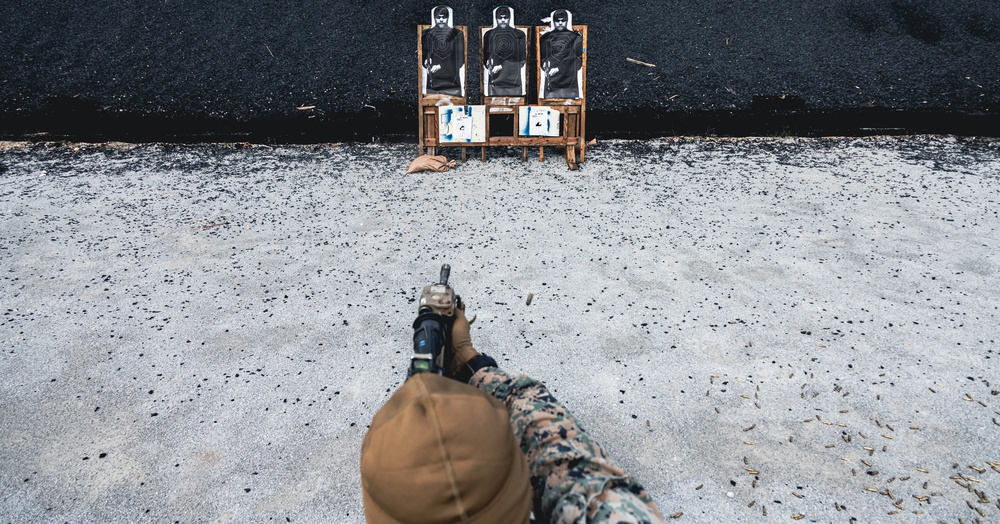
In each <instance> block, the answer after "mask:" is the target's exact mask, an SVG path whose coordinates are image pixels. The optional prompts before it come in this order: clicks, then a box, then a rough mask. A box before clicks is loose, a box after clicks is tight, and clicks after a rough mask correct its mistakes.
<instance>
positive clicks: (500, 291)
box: [0, 136, 1000, 522]
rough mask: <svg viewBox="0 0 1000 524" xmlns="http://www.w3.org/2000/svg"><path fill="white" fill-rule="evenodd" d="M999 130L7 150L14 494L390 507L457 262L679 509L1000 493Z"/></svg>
mask: <svg viewBox="0 0 1000 524" xmlns="http://www.w3.org/2000/svg"><path fill="white" fill-rule="evenodd" d="M998 145H1000V143H998V142H997V141H995V140H987V139H956V138H945V137H929V136H916V137H908V138H904V139H884V138H870V139H838V140H833V139H827V140H803V139H749V140H708V141H693V140H658V141H648V142H629V141H612V142H601V143H599V144H597V145H596V146H594V147H593V148H591V149H589V150H588V161H587V163H586V164H585V165H584V166H583V167H582V169H581V170H580V171H576V172H570V171H568V170H566V167H565V165H564V164H562V163H561V162H559V161H554V160H551V159H550V160H549V161H547V162H546V163H544V164H542V163H539V162H538V160H537V158H536V159H530V160H529V161H528V162H527V163H524V164H522V163H520V161H519V155H514V154H512V155H510V156H504V155H499V154H497V155H494V156H493V157H491V158H490V159H489V161H488V162H486V163H481V162H480V161H479V160H475V161H470V162H468V163H466V164H462V165H460V166H458V167H457V168H456V169H454V170H452V171H450V172H447V173H433V174H416V175H404V174H403V172H404V170H405V168H406V165H407V163H408V159H409V158H411V157H412V155H413V154H414V152H415V151H414V148H413V147H412V146H403V145H317V146H303V147H291V146H289V147H276V148H272V147H265V146H250V147H244V146H238V145H212V146H173V145H155V144H154V145H126V144H103V145H88V144H63V145H29V144H24V143H0V180H2V184H0V196H2V199H0V201H2V202H3V204H2V205H0V232H2V240H0V267H3V270H2V277H0V300H2V306H0V309H2V311H3V318H2V323H0V338H2V340H3V341H4V343H3V344H2V352H0V374H2V376H3V377H5V379H4V380H3V381H2V382H0V399H2V404H3V405H4V409H3V410H2V411H0V520H2V521H3V522H56V521H71V522H167V521H176V522H207V521H212V522H223V521H233V522H270V521H290V522H320V521H325V522H331V521H334V522H362V521H363V516H362V507H361V494H360V489H359V476H358V460H359V450H360V444H361V439H362V437H363V435H364V432H365V428H366V425H367V424H368V422H369V421H370V419H371V417H372V415H373V414H374V412H375V411H376V410H377V409H378V408H379V406H380V405H381V404H382V403H383V402H384V401H385V400H386V399H387V398H388V397H389V395H390V394H391V393H392V391H394V389H395V388H396V387H398V386H399V384H400V383H401V382H402V380H403V378H404V369H405V366H406V361H407V354H408V353H409V351H410V338H411V329H410V323H411V322H412V319H413V317H414V315H415V304H414V301H415V297H416V294H417V292H418V291H419V289H420V287H421V286H423V285H424V284H427V283H429V282H430V281H431V280H432V279H433V278H435V277H436V276H437V271H438V268H439V267H440V265H441V264H442V263H449V264H451V266H452V282H453V284H454V285H455V286H456V288H457V290H458V291H459V293H460V294H461V295H462V296H463V297H464V298H465V299H466V300H467V301H468V302H469V303H470V309H471V311H474V312H476V314H477V315H478V320H477V322H476V323H475V324H474V326H473V327H474V329H473V340H474V341H475V343H476V345H477V346H478V347H479V348H480V349H481V350H483V351H486V352H489V353H491V354H493V355H494V356H496V357H497V358H498V360H499V361H500V362H501V363H502V366H503V367H505V368H506V369H508V370H511V371H517V372H524V373H527V374H530V375H532V376H536V377H538V378H541V379H543V380H545V381H546V382H547V383H548V384H549V386H550V387H551V388H552V389H553V391H554V392H555V395H556V396H557V397H558V398H559V399H561V400H562V401H563V402H565V403H566V404H567V405H568V406H569V407H570V408H571V409H572V410H573V411H574V412H575V413H576V414H577V415H578V416H579V418H580V419H581V420H582V422H583V424H584V425H585V427H586V428H587V429H588V430H589V431H590V432H591V433H592V434H593V435H594V436H595V437H596V438H597V440H598V441H600V442H601V443H603V444H604V445H605V446H606V448H607V449H608V451H609V453H610V454H611V455H612V456H613V457H614V458H615V459H616V460H617V461H619V462H620V463H621V464H622V465H623V466H624V467H625V468H626V469H627V470H629V471H631V472H633V473H634V474H635V475H636V476H637V477H638V478H639V479H640V480H641V481H643V482H644V483H645V484H646V485H647V487H648V488H649V489H650V491H651V492H652V493H653V495H654V498H655V500H656V501H657V503H658V504H659V505H660V507H661V508H662V509H663V511H664V513H665V514H667V515H679V517H678V521H689V522H737V521H739V522H750V521H753V522H757V521H766V520H777V521H788V520H789V518H796V516H798V515H803V516H804V518H803V519H802V520H803V521H807V522H847V521H848V520H849V519H851V518H852V517H853V519H855V521H856V522H946V521H947V522H955V521H957V520H958V519H962V520H963V521H964V522H975V521H976V519H979V520H980V521H982V522H987V521H992V520H995V519H998V518H1000V454H998V452H997V450H998V449H1000V447H998V445H997V439H998V437H1000V397H998V395H1000V391H998V390H1000V379H997V375H996V372H995V370H996V367H997V363H998V359H1000V353H998V351H997V349H996V333H997V330H996V325H997V321H998V316H1000V311H998V306H997V304H1000V291H998V290H1000V259H998V256H997V252H996V248H995V247H996V245H997V244H998V241H1000V232H998V225H1000V217H998V211H997V210H998V209H1000V205H998V204H1000V203H998V200H1000V178H998V176H997V173H998V172H1000V155H998V153H997V151H998ZM529 293H533V294H534V300H533V301H532V302H531V304H530V305H527V304H526V296H527V295H528V294H529ZM991 369H992V370H994V371H990V370H991ZM991 462H992V464H991ZM681 514H682V515H681Z"/></svg>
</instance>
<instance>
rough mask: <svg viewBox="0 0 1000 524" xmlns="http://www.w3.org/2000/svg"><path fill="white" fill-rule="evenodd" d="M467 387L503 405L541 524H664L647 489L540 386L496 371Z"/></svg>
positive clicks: (478, 374)
mask: <svg viewBox="0 0 1000 524" xmlns="http://www.w3.org/2000/svg"><path fill="white" fill-rule="evenodd" d="M469 383H470V384H472V385H473V386H475V387H477V388H479V389H481V390H483V391H485V392H486V393H489V394H490V395H493V396H494V397H496V398H497V399H499V400H501V401H502V402H503V403H504V404H506V405H507V409H508V411H510V421H511V426H513V429H514V436H515V438H517V439H518V442H520V445H521V450H522V451H523V452H524V454H525V455H526V456H527V457H528V466H529V468H530V471H531V491H532V497H533V502H534V508H535V509H534V511H535V516H536V517H539V516H540V517H541V519H540V522H554V523H570V522H574V523H575V522H613V523H630V522H635V523H655V522H664V519H663V515H661V514H660V510H659V509H658V508H657V507H656V504H654V503H653V499H652V498H651V497H650V496H649V493H648V492H647V491H646V489H645V488H643V487H642V485H640V484H639V482H638V481H636V480H635V479H633V478H632V477H631V476H629V475H628V474H627V473H625V471H624V470H622V469H621V468H619V467H618V466H617V465H615V464H614V463H612V462H611V459H609V458H608V456H607V455H606V454H605V453H604V450H603V449H602V448H601V446H600V445H599V444H598V443H597V442H595V441H594V440H592V439H591V438H590V437H589V436H588V435H587V433H586V432H585V431H584V430H583V428H582V427H581V426H580V423H579V421H577V420H576V417H574V416H573V414H572V413H570V412H569V410H567V409H566V408H565V407H563V405H562V404H560V403H559V401H558V400H556V399H555V397H553V396H552V394H551V393H549V390H548V388H546V387H545V385H544V384H542V383H541V382H539V381H537V380H535V379H532V378H530V377H527V376H525V375H520V376H512V375H509V374H507V373H505V372H504V371H502V370H500V369H499V368H494V367H487V368H483V369H480V370H479V371H477V372H476V374H475V375H473V376H472V380H471V381H470V382H469Z"/></svg>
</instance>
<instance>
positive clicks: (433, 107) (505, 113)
mask: <svg viewBox="0 0 1000 524" xmlns="http://www.w3.org/2000/svg"><path fill="white" fill-rule="evenodd" d="M429 28H430V26H429V25H419V26H417V78H418V82H419V86H420V87H419V89H418V92H419V93H420V95H419V100H420V101H419V108H418V114H419V123H418V135H417V141H418V147H419V153H420V154H421V155H423V154H425V153H426V154H431V155H434V154H437V152H438V151H437V149H438V148H443V147H459V148H461V150H462V151H461V158H462V162H465V161H466V151H467V149H468V148H469V147H479V148H480V150H481V159H482V161H483V162H485V161H486V148H487V147H498V146H503V147H521V161H522V162H524V161H526V160H527V156H528V148H529V147H538V160H539V161H540V162H544V161H545V148H546V147H561V148H563V149H564V151H565V157H566V164H567V165H568V166H569V168H570V169H571V170H576V169H577V168H579V165H580V163H581V162H583V161H584V160H585V155H586V148H587V143H586V140H584V136H586V135H585V132H586V119H587V118H586V117H587V112H586V109H587V88H586V86H587V52H586V49H587V26H585V25H574V26H573V30H574V31H577V32H579V33H580V35H581V36H582V37H583V49H584V52H583V57H582V65H581V82H580V98H539V103H538V104H537V106H535V107H543V108H547V109H549V110H551V111H555V112H558V113H559V121H560V135H559V136H527V135H522V134H521V129H522V121H521V115H522V107H525V106H528V104H527V97H525V96H520V97H511V96H503V97H500V96H484V97H483V101H484V104H483V106H482V107H483V112H484V113H485V122H484V129H483V131H484V132H483V133H482V135H481V136H479V137H478V138H479V139H478V140H477V139H475V138H473V139H471V140H464V141H454V142H453V141H445V140H441V126H440V122H441V115H442V112H443V111H446V110H447V108H449V107H452V106H466V105H467V98H465V97H464V96H463V97H458V96H451V95H439V94H424V89H423V62H424V57H423V49H422V46H421V45H420V37H421V35H422V34H423V31H424V30H425V29H429ZM456 29H458V30H459V31H461V32H462V34H463V35H464V37H465V39H466V44H468V31H467V28H466V27H465V26H456ZM487 29H490V26H484V27H481V28H480V35H482V32H483V31H485V30H487ZM516 29H522V30H526V31H527V32H528V34H530V33H531V29H532V28H530V27H528V26H516ZM534 33H535V38H534V42H535V78H536V79H541V75H542V71H541V57H540V56H539V55H540V41H541V36H542V35H541V31H539V30H538V29H537V28H535V30H534ZM527 41H531V40H530V39H527ZM465 49H466V57H465V63H466V64H468V45H466V46H465ZM480 55H482V46H481V45H480ZM528 55H529V56H530V53H528ZM479 64H482V56H480V60H479ZM477 65H478V64H477ZM482 76H483V75H480V88H481V91H482V92H485V89H482V88H483V85H482V84H483V82H484V80H485V79H483V78H482ZM525 80H527V79H525ZM466 89H467V87H466ZM529 109H530V108H529ZM498 117H510V120H508V121H511V120H512V122H513V127H511V126H510V125H502V126H498V125H496V123H497V121H498ZM491 122H492V123H493V124H491ZM500 127H502V130H499V131H500V132H498V128H500ZM507 131H509V133H508V132H507Z"/></svg>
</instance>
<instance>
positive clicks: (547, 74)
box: [538, 9, 584, 99]
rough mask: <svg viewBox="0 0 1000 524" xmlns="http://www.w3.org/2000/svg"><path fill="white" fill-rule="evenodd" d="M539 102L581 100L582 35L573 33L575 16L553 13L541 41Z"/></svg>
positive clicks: (563, 10) (565, 12)
mask: <svg viewBox="0 0 1000 524" xmlns="http://www.w3.org/2000/svg"><path fill="white" fill-rule="evenodd" d="M538 53H539V70H540V74H539V79H538V80H539V90H538V97H539V98H573V99H575V98H582V95H581V85H582V84H583V60H584V58H583V53H584V46H583V35H581V34H580V32H579V31H575V30H573V14H572V13H570V12H569V11H567V10H565V9H559V10H556V11H553V12H552V15H551V17H550V18H549V27H547V28H546V29H544V30H543V32H542V35H541V38H540V39H539V47H538Z"/></svg>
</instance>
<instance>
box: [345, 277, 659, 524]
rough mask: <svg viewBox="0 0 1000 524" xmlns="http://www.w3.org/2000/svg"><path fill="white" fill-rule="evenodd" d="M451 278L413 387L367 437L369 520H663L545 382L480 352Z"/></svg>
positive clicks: (432, 305) (433, 300) (428, 327)
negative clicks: (511, 370)
mask: <svg viewBox="0 0 1000 524" xmlns="http://www.w3.org/2000/svg"><path fill="white" fill-rule="evenodd" d="M450 272H451V268H450V267H449V266H448V265H447V264H446V265H444V266H442V267H441V274H440V278H439V279H438V282H437V283H434V284H431V285H429V286H425V287H424V288H423V290H422V291H421V293H420V299H419V304H418V311H417V318H416V320H415V321H414V322H413V356H412V358H411V360H410V368H409V371H408V373H407V380H406V382H405V383H404V384H403V385H402V386H401V387H400V388H399V389H398V390H396V392H395V393H393V395H392V397H390V398H389V400H388V401H387V402H386V403H385V405H384V406H382V408H381V409H379V411H378V413H376V414H375V416H374V417H373V418H372V422H371V425H370V426H369V429H368V433H367V434H365V438H364V442H363V443H362V446H361V487H362V493H363V496H364V508H365V518H366V519H367V521H368V522H370V523H400V522H462V523H473V522H474V523H497V524H500V523H528V522H530V521H532V520H530V519H532V517H533V521H534V522H554V523H569V522H584V521H586V522H602V523H603V522H623V521H627V522H643V523H662V522H664V520H663V516H662V515H661V514H660V511H659V509H658V508H657V507H656V504H654V503H653V500H652V498H651V497H650V496H649V493H648V492H647V491H646V490H645V488H643V487H642V485H641V484H639V482H638V481H636V480H635V479H634V478H633V477H631V476H630V475H628V474H627V473H626V472H625V471H624V470H622V469H621V468H620V467H618V466H617V465H615V464H614V463H613V462H612V461H611V459H610V458H608V456H607V454H606V453H605V452H604V450H603V449H602V448H601V446H600V445H599V444H598V443H597V442H595V441H594V440H592V439H591V438H590V437H589V436H588V435H587V433H586V432H584V430H583V429H582V428H581V427H580V424H579V422H578V421H577V420H576V418H575V417H574V416H573V415H572V414H571V413H570V412H569V410H567V409H566V408H565V407H564V406H563V405H562V404H560V403H559V401H557V400H556V399H555V397H553V396H552V394H551V393H550V392H549V391H548V389H547V388H546V387H545V385H544V384H542V383H541V382H539V381H537V380H534V379H532V378H530V377H527V376H525V375H511V374H508V373H506V372H504V371H503V370H501V369H500V368H499V367H497V363H496V361H495V360H493V359H492V358H490V357H489V356H487V355H484V354H480V353H479V352H478V351H476V348H475V347H474V346H473V345H472V337H471V334H470V322H469V320H468V319H466V317H465V304H464V303H463V302H462V300H461V299H460V298H459V297H458V295H456V294H455V290H454V289H453V288H452V287H451V286H450V285H449V284H448V277H449V274H450ZM473 320H475V318H473Z"/></svg>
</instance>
